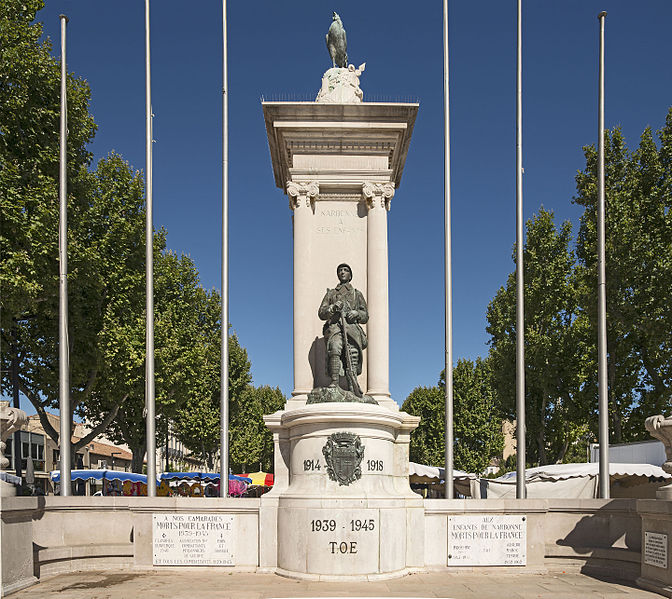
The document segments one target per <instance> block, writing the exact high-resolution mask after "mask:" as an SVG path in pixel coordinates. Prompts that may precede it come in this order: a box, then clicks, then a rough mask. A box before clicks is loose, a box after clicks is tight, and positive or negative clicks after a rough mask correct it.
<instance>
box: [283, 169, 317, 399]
mask: <svg viewBox="0 0 672 599" xmlns="http://www.w3.org/2000/svg"><path fill="white" fill-rule="evenodd" d="M319 191H320V188H319V185H318V184H317V183H315V182H314V181H289V182H287V195H288V196H289V207H290V208H291V209H292V210H293V211H294V219H293V220H294V390H293V391H292V397H293V398H295V399H299V400H305V399H306V398H307V396H308V393H310V391H312V389H313V374H312V371H311V369H310V363H309V362H308V353H309V351H310V346H311V343H312V341H313V339H312V332H311V330H310V327H309V326H308V323H310V322H312V320H313V319H312V318H310V315H312V313H313V312H315V310H317V308H316V307H315V306H313V305H312V304H311V302H310V298H311V294H310V286H311V281H310V272H309V270H308V266H309V265H310V263H311V259H312V258H311V251H312V249H311V245H312V244H311V243H310V219H311V217H312V215H313V208H314V202H315V198H316V197H317V194H318V193H319Z"/></svg>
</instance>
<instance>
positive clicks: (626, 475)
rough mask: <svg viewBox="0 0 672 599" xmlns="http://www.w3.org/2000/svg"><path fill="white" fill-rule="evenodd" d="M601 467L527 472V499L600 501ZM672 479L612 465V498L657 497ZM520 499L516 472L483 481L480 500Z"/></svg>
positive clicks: (644, 467) (657, 471)
mask: <svg viewBox="0 0 672 599" xmlns="http://www.w3.org/2000/svg"><path fill="white" fill-rule="evenodd" d="M598 471H599V464H597V463H594V462H590V463H580V464H549V465H547V466H538V467H536V468H528V469H527V470H525V485H526V487H527V497H528V498H530V499H550V498H555V497H565V498H593V499H594V498H597V497H598V496H599V481H598ZM671 478H672V475H670V474H667V473H666V472H665V471H664V470H663V469H662V468H660V467H659V466H653V465H651V464H616V463H613V464H609V479H610V481H611V487H612V492H611V493H610V494H611V496H612V497H650V496H652V497H655V490H656V488H657V487H658V486H661V485H662V484H667V483H669V482H670V481H669V479H671ZM515 496H516V472H515V471H513V472H507V473H506V474H504V475H502V476H500V477H499V478H495V479H485V478H482V479H480V497H482V498H484V499H485V498H509V497H511V498H513V497H515Z"/></svg>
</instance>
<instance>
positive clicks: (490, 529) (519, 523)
mask: <svg viewBox="0 0 672 599" xmlns="http://www.w3.org/2000/svg"><path fill="white" fill-rule="evenodd" d="M526 563H527V518H526V516H486V515H481V516H449V517H448V565H449V566H524V565H526Z"/></svg>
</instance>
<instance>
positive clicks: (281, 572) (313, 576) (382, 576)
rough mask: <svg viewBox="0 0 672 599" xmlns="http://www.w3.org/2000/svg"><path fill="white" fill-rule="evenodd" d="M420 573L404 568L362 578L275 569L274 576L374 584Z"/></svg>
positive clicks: (416, 569)
mask: <svg viewBox="0 0 672 599" xmlns="http://www.w3.org/2000/svg"><path fill="white" fill-rule="evenodd" d="M420 571H422V568H404V569H403V570H399V571H398V572H389V573H386V574H370V575H362V576H325V575H323V574H297V573H296V572H289V571H287V570H283V569H282V568H277V569H276V570H275V574H277V575H278V576H282V577H283V578H291V579H292V580H307V581H315V582H375V581H376V580H390V579H393V578H402V577H404V576H408V575H409V574H413V573H415V572H420Z"/></svg>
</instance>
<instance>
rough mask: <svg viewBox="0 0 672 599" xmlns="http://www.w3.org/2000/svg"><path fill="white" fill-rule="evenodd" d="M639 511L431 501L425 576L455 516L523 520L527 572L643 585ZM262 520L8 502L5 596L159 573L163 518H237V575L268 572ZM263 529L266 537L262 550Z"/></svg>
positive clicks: (220, 503)
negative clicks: (46, 585) (37, 585)
mask: <svg viewBox="0 0 672 599" xmlns="http://www.w3.org/2000/svg"><path fill="white" fill-rule="evenodd" d="M640 502H641V500H640ZM663 504H664V506H663ZM669 504H670V502H659V501H652V502H644V503H642V505H641V506H640V508H641V507H642V506H644V505H645V506H646V507H647V508H648V510H649V511H651V512H653V511H655V510H656V509H657V510H658V511H660V510H663V511H664V512H665V517H666V518H669V516H668V515H667V514H668V512H670V511H672V508H670V507H669ZM637 507H638V506H637V500H635V499H612V500H601V499H586V500H569V499H554V500H553V499H526V500H497V499H481V500H477V499H467V500H444V499H428V500H425V501H424V512H425V514H424V561H425V567H426V568H432V569H439V568H441V569H442V568H447V567H448V566H447V557H448V556H447V551H448V538H447V534H448V517H449V516H451V515H464V514H466V515H480V514H490V515H501V514H508V515H521V516H523V515H524V516H526V517H527V566H526V569H527V570H528V571H530V570H531V571H539V572H545V571H562V570H565V571H569V570H573V571H577V570H579V571H582V572H585V573H589V574H603V575H609V576H612V577H617V578H621V579H625V580H629V581H634V580H636V579H637V578H638V577H639V576H640V557H641V546H642V524H641V517H640V515H639V513H638V511H637ZM259 511H260V500H259V499H233V498H231V499H220V498H183V497H170V498H166V497H160V498H148V497H8V498H3V500H2V504H1V505H0V515H1V516H2V531H1V537H0V538H1V544H2V575H3V578H2V588H3V591H4V593H5V594H6V593H9V592H12V591H14V590H18V589H19V588H22V587H25V586H27V585H29V584H32V583H33V582H35V580H36V579H38V578H44V577H46V576H52V575H54V574H57V573H61V572H68V571H75V570H86V569H102V570H104V569H112V568H119V567H135V568H152V567H153V566H152V514H155V513H176V514H179V513H207V514H227V515H236V516H237V518H236V528H235V530H236V539H235V545H236V565H235V566H234V568H235V569H238V570H255V569H259V568H260V566H261V569H264V567H265V566H266V567H267V566H268V565H267V564H265V563H264V559H260V556H261V557H262V558H263V553H264V552H263V548H264V547H266V546H267V545H269V546H274V545H275V539H274V538H272V537H273V533H274V531H272V530H266V528H268V526H267V524H270V522H269V523H267V524H264V523H263V522H262V523H261V524H262V525H261V526H260V520H259ZM260 529H262V530H263V531H264V532H263V534H262V536H261V544H262V545H263V547H261V548H260V532H259V531H260ZM670 530H672V528H671V529H670ZM666 532H667V531H666ZM670 534H671V537H672V533H670ZM161 567H165V566H161ZM271 569H273V568H271ZM469 569H473V568H469ZM507 569H511V570H516V569H518V568H516V567H511V568H507Z"/></svg>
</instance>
